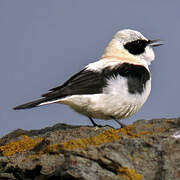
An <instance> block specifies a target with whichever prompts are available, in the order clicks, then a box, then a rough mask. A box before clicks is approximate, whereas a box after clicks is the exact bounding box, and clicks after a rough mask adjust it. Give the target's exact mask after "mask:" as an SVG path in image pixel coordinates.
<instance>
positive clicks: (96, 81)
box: [42, 69, 106, 99]
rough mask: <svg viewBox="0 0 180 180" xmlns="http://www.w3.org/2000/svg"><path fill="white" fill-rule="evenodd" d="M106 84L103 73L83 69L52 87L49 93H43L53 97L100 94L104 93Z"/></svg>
mask: <svg viewBox="0 0 180 180" xmlns="http://www.w3.org/2000/svg"><path fill="white" fill-rule="evenodd" d="M105 85H106V81H105V78H104V76H103V73H100V72H94V71H90V70H87V69H83V70H82V71H80V72H79V73H77V74H75V75H74V76H72V77H71V78H70V79H69V80H67V81H66V82H65V83H64V84H63V85H61V86H58V87H55V88H53V89H50V90H49V91H51V92H49V93H46V94H43V95H42V96H43V97H46V98H47V97H52V98H53V99H54V98H55V97H56V98H61V97H66V96H69V95H80V94H99V93H102V89H103V87H104V86H105Z"/></svg>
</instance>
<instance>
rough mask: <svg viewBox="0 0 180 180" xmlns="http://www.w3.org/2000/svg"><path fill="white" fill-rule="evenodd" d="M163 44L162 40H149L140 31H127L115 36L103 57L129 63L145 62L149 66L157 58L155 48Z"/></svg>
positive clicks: (119, 32)
mask: <svg viewBox="0 0 180 180" xmlns="http://www.w3.org/2000/svg"><path fill="white" fill-rule="evenodd" d="M162 44H163V43H162V41H160V40H149V39H147V38H146V37H144V36H143V35H142V34H141V33H140V32H138V31H135V30H131V29H125V30H121V31H118V32H117V33H116V34H115V35H114V37H113V39H112V41H111V42H110V43H109V44H108V46H107V47H106V49H105V51H104V54H103V56H104V57H105V56H117V57H119V58H121V59H123V58H124V59H126V60H127V61H145V62H146V63H147V64H148V65H149V64H150V63H151V61H153V60H154V58H155V55H154V51H153V47H155V46H160V45H162ZM103 56H102V57H103Z"/></svg>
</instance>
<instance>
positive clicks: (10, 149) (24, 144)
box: [0, 135, 42, 156]
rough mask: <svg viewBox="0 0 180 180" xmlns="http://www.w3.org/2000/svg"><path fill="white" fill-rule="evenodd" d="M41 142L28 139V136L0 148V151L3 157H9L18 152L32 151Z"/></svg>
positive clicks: (35, 139)
mask: <svg viewBox="0 0 180 180" xmlns="http://www.w3.org/2000/svg"><path fill="white" fill-rule="evenodd" d="M40 141H42V138H34V139H33V138H30V137H29V136H26V135H25V136H22V138H21V139H20V140H18V141H12V142H9V143H7V144H5V145H4V146H0V151H1V152H2V155H3V156H11V155H13V154H16V153H18V152H22V151H26V150H29V149H32V148H33V147H34V146H35V145H36V144H37V143H39V142H40Z"/></svg>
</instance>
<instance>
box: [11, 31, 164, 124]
mask: <svg viewBox="0 0 180 180" xmlns="http://www.w3.org/2000/svg"><path fill="white" fill-rule="evenodd" d="M162 44H163V42H162V41H161V40H150V39H147V38H146V37H145V36H144V35H142V34H141V33H140V32H138V31H136V30H132V29H123V30H120V31H118V32H117V33H116V34H115V35H114V36H113V38H112V40H111V41H110V42H109V43H108V45H107V46H106V47H105V49H104V52H103V54H102V56H101V57H100V58H99V59H98V60H97V61H95V62H92V63H90V64H88V65H87V66H85V67H84V68H83V69H82V70H80V71H79V72H78V73H76V74H75V75H73V76H71V77H70V78H69V79H68V80H67V81H65V82H64V83H62V84H61V85H58V86H57V87H55V88H52V89H50V90H49V91H48V92H47V93H45V94H42V95H41V98H40V99H37V100H35V101H31V102H28V103H25V104H22V105H19V106H16V107H14V108H13V109H14V110H19V109H29V108H34V107H39V106H43V105H48V104H53V103H59V104H65V105H68V106H69V107H70V108H72V109H73V110H75V111H76V112H78V113H80V114H82V115H84V116H86V117H88V118H89V119H90V121H91V122H92V124H93V125H94V126H99V127H100V125H98V124H96V122H95V121H94V118H97V119H103V120H115V121H116V122H117V123H119V124H120V126H121V127H124V126H125V125H124V124H123V123H122V122H121V120H123V119H125V118H127V117H130V116H132V115H133V114H135V113H136V112H137V111H138V110H139V109H140V108H141V107H142V105H143V104H144V103H145V101H146V100H147V98H148V96H149V94H150V91H151V72H150V70H149V65H150V64H151V62H152V61H153V60H154V59H155V54H154V51H153V48H154V47H156V46H160V45H162Z"/></svg>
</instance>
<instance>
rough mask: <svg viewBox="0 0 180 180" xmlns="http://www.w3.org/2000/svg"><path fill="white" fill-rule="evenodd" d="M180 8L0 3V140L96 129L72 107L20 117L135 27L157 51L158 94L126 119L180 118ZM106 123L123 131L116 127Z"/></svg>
mask: <svg viewBox="0 0 180 180" xmlns="http://www.w3.org/2000/svg"><path fill="white" fill-rule="evenodd" d="M179 7H180V1H178V0H174V1H156V0H151V1H144V0H139V1H131V0H126V1H116V0H111V1H104V0H98V1H97V0H91V1H84V0H76V1H74V0H68V1H67V0H61V1H59V0H51V1H49V0H31V1H24V0H16V1H14V0H9V1H7V0H1V1H0V137H1V136H3V135H5V134H6V133H8V132H10V131H12V130H14V129H17V128H23V129H38V128H43V127H46V126H52V125H54V124H56V123H68V124H76V125H91V123H90V121H89V120H88V118H86V117H84V116H82V115H79V114H77V113H75V112H74V111H73V110H71V109H70V108H68V107H67V106H65V105H49V106H44V107H41V108H35V109H30V110H22V111H14V110H12V107H13V106H16V105H19V104H22V103H25V102H27V101H31V100H34V99H36V98H39V97H40V94H42V93H45V92H47V90H48V89H50V88H53V87H55V86H57V85H60V84H61V83H63V82H64V81H65V80H66V79H67V78H69V77H70V76H71V75H73V74H74V73H76V72H77V71H79V70H81V69H82V68H83V67H84V66H85V65H87V64H88V63H90V62H93V61H96V60H97V59H98V58H99V57H100V56H101V54H102V52H103V50H104V47H105V46H106V44H107V43H108V42H109V41H110V40H111V38H112V36H113V35H114V33H116V32H117V31H119V30H121V29H125V28H131V29H135V30H138V31H140V32H141V33H142V34H143V35H145V36H146V37H147V38H150V39H163V40H164V41H165V43H166V44H165V45H164V46H161V47H159V48H156V49H155V53H156V60H155V61H154V62H153V63H152V65H151V67H150V69H151V72H152V91H151V95H150V97H149V99H148V100H147V102H146V103H145V104H144V106H143V107H142V109H141V110H140V111H139V112H138V113H137V114H136V115H134V116H132V117H131V118H129V119H126V120H124V123H132V122H133V121H135V120H138V119H152V118H162V117H166V118H171V117H179V115H180V112H179V107H180V101H179V97H180V95H179V92H180V83H179V78H180V71H179V67H180V57H179V56H180V55H179V53H180V45H179V43H180V34H179V32H180V21H179V17H180V11H179ZM96 122H97V123H99V124H110V125H113V126H114V127H119V125H118V124H116V123H115V122H114V121H102V120H96Z"/></svg>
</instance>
